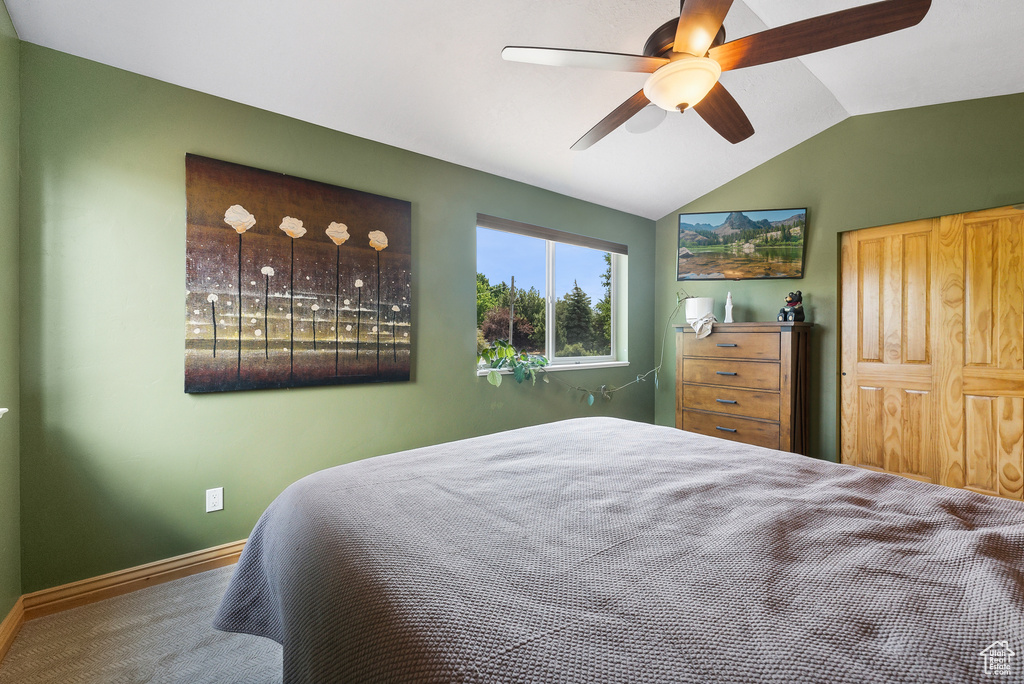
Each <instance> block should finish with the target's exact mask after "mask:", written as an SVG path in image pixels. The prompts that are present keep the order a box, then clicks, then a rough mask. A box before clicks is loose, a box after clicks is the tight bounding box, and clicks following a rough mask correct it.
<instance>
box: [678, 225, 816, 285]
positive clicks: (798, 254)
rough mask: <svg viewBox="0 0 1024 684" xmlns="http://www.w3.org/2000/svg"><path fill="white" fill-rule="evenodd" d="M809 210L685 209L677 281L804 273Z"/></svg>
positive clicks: (786, 275)
mask: <svg viewBox="0 0 1024 684" xmlns="http://www.w3.org/2000/svg"><path fill="white" fill-rule="evenodd" d="M806 234H807V209H771V210H767V211H731V212H720V213H700V214H680V215H679V253H678V255H677V264H678V268H677V271H676V279H677V280H746V279H748V278H803V277H804V238H805V236H806Z"/></svg>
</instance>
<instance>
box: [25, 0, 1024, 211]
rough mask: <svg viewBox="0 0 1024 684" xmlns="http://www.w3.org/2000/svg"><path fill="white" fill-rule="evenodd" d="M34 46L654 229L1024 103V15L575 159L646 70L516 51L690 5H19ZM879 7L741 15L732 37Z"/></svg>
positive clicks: (795, 71)
mask: <svg viewBox="0 0 1024 684" xmlns="http://www.w3.org/2000/svg"><path fill="white" fill-rule="evenodd" d="M5 2H6V4H7V7H8V10H9V11H10V14H11V17H12V19H13V21H14V25H15V28H16V29H17V31H18V35H19V36H20V37H21V39H22V40H26V41H28V42H31V43H36V44H39V45H43V46H46V47H50V48H53V49H56V50H60V51H62V52H67V53H70V54H73V55H78V56H80V57H85V58H87V59H91V60H95V61H97V62H102V63H104V64H109V65H112V66H115V67H119V68H121V69H126V70H128V71H132V72H136V73H139V74H143V75H146V76H151V77H153V78H157V79H160V80H163V81H167V82H170V83H175V84H178V85H182V86H185V87H188V88H192V89H195V90H199V91H202V92H206V93H210V94H213V95H217V96H220V97H224V98H228V99H231V100H235V101H237V102H242V103H245V104H249V105H253V106H255V107H259V108H262V109H266V110H270V111H273V112H277V113H280V114H284V115H287V116H291V117H294V118H296V119H301V120H303V121H309V122H312V123H315V124H319V125H321V126H325V127H328V128H332V129H336V130H339V131H344V132H346V133H351V134H353V135H357V136H361V137H364V138H368V139H371V140H376V141H379V142H382V143H387V144H389V145H394V146H396V147H401V148H405V149H408V150H412V151H415V152H419V153H422V154H426V155H429V156H432V157H437V158H439V159H444V160H447V161H451V162H454V163H457V164H462V165H465V166H469V167H472V168H475V169H480V170H482V171H487V172H490V173H494V174H497V175H500V176H505V177H507V178H511V179H514V180H518V181H523V182H525V183H530V184H532V185H536V186H539V187H542V188H547V189H550V190H553V191H555V192H559V193H563V194H566V195H570V196H573V197H578V198H581V199H584V200H589V201H591V202H596V203H598V204H602V205H605V206H609V207H614V208H616V209H621V210H623V211H627V212H630V213H633V214H638V215H640V216H645V217H648V218H660V217H662V216H664V215H665V214H667V213H669V212H671V211H673V210H675V209H676V208H677V207H679V206H681V205H683V204H685V203H687V202H689V201H690V200H693V199H695V198H697V197H699V196H701V195H703V194H705V193H706V192H708V191H710V190H712V189H714V188H716V187H718V186H719V185H722V184H723V183H725V182H727V181H729V180H731V179H732V178H735V177H736V176H738V175H740V174H742V173H744V172H745V171H748V170H749V169H751V168H753V167H755V166H757V165H759V164H761V163H763V162H765V161H767V160H768V159H771V158H772V157H774V156H776V155H778V154H779V153H781V152H783V151H785V150H787V149H789V148H790V147H793V146H794V145H796V144H797V143H799V142H801V141H803V140H806V139H807V138H809V137H811V136H813V135H815V134H817V133H819V132H821V131H822V130H824V129H826V128H828V127H830V126H832V125H834V124H836V123H838V122H839V121H841V120H842V119H844V118H846V117H847V116H850V115H856V114H866V113H870V112H878V111H886V110H893V109H902V108H906V107H916V106H921V105H929V104H937V103H942V102H952V101H956V100H965V99H972V98H978V97H986V96H990V95H1004V94H1009V93H1017V92H1024V50H1022V49H1021V47H1020V36H1021V32H1022V31H1024V2H1022V0H984V2H963V0H933V3H932V8H931V10H930V11H929V13H928V16H926V17H925V19H924V21H922V22H921V23H920V24H919V25H917V26H915V27H913V28H910V29H906V30H903V31H899V32H897V33H894V34H890V35H887V36H882V37H880V38H875V39H872V40H870V41H866V42H863V43H859V44H854V45H850V46H845V47H841V48H836V49H834V50H831V51H828V52H824V53H819V54H815V55H808V56H805V57H802V58H800V59H792V60H788V61H785V62H781V63H776V64H771V65H765V66H760V67H752V68H749V69H745V70H740V71H731V72H727V73H725V74H723V76H722V83H723V84H724V85H725V86H726V87H727V88H728V89H729V90H730V92H731V93H732V94H733V95H734V97H735V98H736V100H737V101H738V102H739V103H740V104H741V105H742V107H743V108H744V110H745V111H746V113H747V116H748V117H749V118H750V121H751V122H752V123H753V125H754V128H755V130H756V133H755V134H754V136H753V137H752V138H750V139H748V140H746V141H744V142H742V143H740V144H738V145H731V144H729V143H728V142H726V141H725V140H723V139H722V138H720V137H719V136H718V135H717V134H715V133H714V132H713V131H712V130H711V129H710V128H708V126H707V125H706V124H705V123H704V122H703V121H702V120H701V119H700V118H699V117H698V116H696V115H695V114H693V113H692V112H691V113H687V114H684V115H680V114H673V115H669V116H668V117H667V119H666V120H665V121H664V122H663V123H662V124H661V125H660V126H658V127H657V128H656V129H654V130H653V131H651V132H648V133H644V134H632V133H629V132H627V131H625V130H624V129H621V128H620V129H619V130H617V131H615V132H613V133H612V134H611V135H609V136H608V137H607V138H605V139H604V140H602V141H600V142H599V143H597V144H596V145H594V146H593V147H591V148H590V149H588V150H585V151H583V152H572V151H570V150H569V146H570V145H572V144H573V143H574V142H575V141H576V140H577V139H578V138H579V137H580V136H581V135H583V133H585V132H586V131H587V130H589V129H590V127H591V126H593V125H594V124H595V123H597V121H599V120H600V119H601V118H602V117H604V116H605V115H606V114H607V113H608V112H610V111H611V110H612V109H613V108H615V107H616V106H617V105H618V104H620V103H621V102H622V101H624V100H625V99H626V98H627V97H629V96H630V95H632V94H633V93H635V92H636V91H637V90H639V89H640V88H641V87H642V86H643V82H644V78H645V75H644V74H630V73H611V72H603V71H593V70H588V69H574V68H555V67H545V66H534V65H528V64H519V63H512V62H506V61H504V60H502V58H501V49H502V47H503V46H505V45H535V46H544V47H568V48H578V49H588V50H600V51H609V52H629V53H639V52H640V51H641V50H642V48H643V45H644V42H645V41H646V40H647V37H648V35H649V34H650V33H651V32H652V31H653V30H654V29H656V28H657V27H658V26H660V25H661V24H662V23H664V22H665V21H667V20H669V19H670V18H672V17H673V16H678V11H679V3H678V0H633V1H632V2H621V1H615V0H558V1H557V2H553V1H552V0H501V1H500V2H499V1H497V0H436V1H435V2H411V1H409V0H373V1H372V2H371V1H367V0H360V1H356V0H331V1H328V0H290V1H289V2H287V3H285V2H268V1H265V0H214V1H211V0H173V1H167V0H165V1H163V2H158V1H155V0H147V1H143V2H140V1H139V0H91V1H90V2H80V1H79V0H5ZM863 4H867V2H866V0H817V1H816V2H813V3H810V2H806V1H801V0H746V2H743V1H742V0H736V2H735V4H734V5H733V7H732V10H731V11H730V12H729V15H728V17H727V19H726V22H725V27H726V31H727V34H728V39H730V40H732V39H735V38H739V37H741V36H744V35H747V34H749V33H754V32H757V31H760V30H763V29H764V28H766V27H771V26H778V25H781V24H786V23H789V22H791V21H796V20H799V19H803V18H807V17H809V16H813V15H818V14H825V13H827V12H832V11H836V10H841V9H847V8H849V7H854V6H857V5H863Z"/></svg>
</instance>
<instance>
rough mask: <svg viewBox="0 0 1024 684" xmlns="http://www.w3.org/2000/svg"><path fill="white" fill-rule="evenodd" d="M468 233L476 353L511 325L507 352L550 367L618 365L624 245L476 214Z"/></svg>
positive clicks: (623, 338) (622, 336) (622, 339)
mask: <svg viewBox="0 0 1024 684" xmlns="http://www.w3.org/2000/svg"><path fill="white" fill-rule="evenodd" d="M476 233H477V243H476V271H477V273H476V314H477V321H476V322H477V346H478V348H482V347H483V346H484V345H487V344H489V343H491V342H493V341H494V340H496V339H503V340H507V339H509V326H510V323H511V337H512V340H511V341H512V346H514V347H515V348H516V349H518V350H519V351H528V352H530V353H531V354H544V355H545V356H547V357H548V359H549V360H550V361H551V363H552V365H559V364H564V365H569V364H572V365H578V364H583V363H587V364H590V363H609V362H617V361H624V360H625V358H626V344H625V343H626V334H625V325H623V322H624V320H625V301H626V299H625V280H626V278H625V273H626V266H627V256H626V253H627V249H626V246H625V245H620V244H617V243H614V242H607V241H605V240H599V239H596V238H588V237H583V236H580V235H574V234H572V233H564V232H562V231H557V230H551V229H548V228H541V227H539V226H531V225H529V224H525V223H519V222H516V221H508V220H505V219H499V218H495V217H493V216H484V215H482V214H480V215H477V231H476ZM510 302H511V305H512V306H511V317H512V319H511V321H510V319H509V308H510V307H509V303H510Z"/></svg>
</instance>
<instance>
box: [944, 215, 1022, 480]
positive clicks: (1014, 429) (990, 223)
mask: <svg viewBox="0 0 1024 684" xmlns="http://www.w3.org/2000/svg"><path fill="white" fill-rule="evenodd" d="M943 227H944V229H945V230H946V231H947V232H948V234H949V236H950V239H951V241H955V242H962V249H963V253H964V259H963V272H964V288H963V294H962V296H963V303H962V311H963V316H962V319H961V320H962V322H959V321H956V320H954V321H953V324H954V325H956V324H957V323H959V325H961V326H962V328H963V333H962V338H963V347H962V350H960V349H958V351H961V352H962V354H963V366H962V378H955V377H954V382H957V381H959V382H958V383H957V384H960V385H962V388H961V391H962V403H963V441H964V468H963V472H962V474H959V475H960V476H961V477H962V479H963V485H962V486H964V487H966V488H967V489H972V490H974V491H978V492H982V493H985V494H994V495H997V496H1004V497H1009V498H1014V499H1020V498H1021V495H1022V493H1024V477H1022V472H1024V463H1022V456H1024V453H1022V450H1024V211H1022V210H1020V209H1014V208H1012V207H1010V208H1006V209H994V210H989V211H980V212H973V213H970V214H964V215H963V217H962V218H961V217H950V220H949V224H948V225H944V226H943ZM954 308H956V307H954ZM955 329H956V330H957V332H958V333H959V328H955ZM951 398H952V397H951ZM958 408H959V407H958Z"/></svg>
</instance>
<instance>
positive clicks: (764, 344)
mask: <svg viewBox="0 0 1024 684" xmlns="http://www.w3.org/2000/svg"><path fill="white" fill-rule="evenodd" d="M779 349H780V346H779V335H778V334H776V333H727V332H723V333H712V334H710V335H708V336H707V337H702V338H701V339H699V340H698V339H697V336H696V335H690V334H689V333H687V334H684V335H683V356H708V357H713V358H719V359H757V360H759V361H761V360H763V361H778V360H779Z"/></svg>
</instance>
